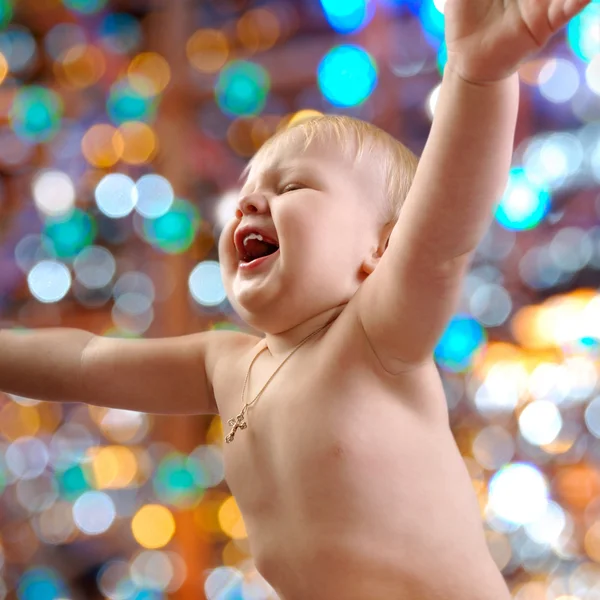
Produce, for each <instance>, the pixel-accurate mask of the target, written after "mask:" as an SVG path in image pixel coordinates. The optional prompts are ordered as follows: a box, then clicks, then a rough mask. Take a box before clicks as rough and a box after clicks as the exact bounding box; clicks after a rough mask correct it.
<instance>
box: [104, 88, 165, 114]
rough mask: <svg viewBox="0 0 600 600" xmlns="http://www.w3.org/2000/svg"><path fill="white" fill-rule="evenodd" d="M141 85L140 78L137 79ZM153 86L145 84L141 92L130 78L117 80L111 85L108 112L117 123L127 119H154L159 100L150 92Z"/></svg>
mask: <svg viewBox="0 0 600 600" xmlns="http://www.w3.org/2000/svg"><path fill="white" fill-rule="evenodd" d="M136 85H137V88H139V87H140V79H137V81H136ZM151 89H152V88H151V86H149V85H147V86H145V89H144V92H143V93H140V91H139V89H136V88H135V87H134V86H133V85H132V84H131V83H130V81H128V80H125V79H123V80H121V81H117V82H116V83H114V84H113V85H112V86H111V90H110V94H109V97H108V100H107V103H106V112H107V114H108V115H109V117H110V118H111V120H112V121H113V123H115V124H117V125H121V124H122V123H124V122H125V121H143V122H148V121H154V119H155V116H156V110H157V101H156V98H155V97H154V96H153V95H150V94H148V91H149V90H151Z"/></svg>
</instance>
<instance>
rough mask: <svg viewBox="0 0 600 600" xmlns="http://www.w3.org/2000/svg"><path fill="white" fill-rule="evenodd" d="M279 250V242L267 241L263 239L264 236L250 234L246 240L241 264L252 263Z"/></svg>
mask: <svg viewBox="0 0 600 600" xmlns="http://www.w3.org/2000/svg"><path fill="white" fill-rule="evenodd" d="M259 238H260V239H259ZM278 250H279V246H278V245H277V244H275V243H271V242H267V241H266V240H264V239H262V236H260V235H258V236H255V235H253V234H252V235H249V236H248V237H247V238H246V240H244V250H243V253H242V255H241V256H240V264H251V263H253V262H255V261H257V260H260V259H262V258H266V257H267V256H271V255H272V254H275V253H276V252H277V251H278Z"/></svg>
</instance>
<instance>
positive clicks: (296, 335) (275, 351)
mask: <svg viewBox="0 0 600 600" xmlns="http://www.w3.org/2000/svg"><path fill="white" fill-rule="evenodd" d="M345 306H346V304H342V305H340V306H335V307H333V308H330V309H328V310H326V311H324V312H322V313H319V314H318V315H315V316H314V317H311V318H310V319H308V320H307V321H304V322H303V323H300V325H296V326H295V327H292V328H291V329H288V330H287V331H284V332H282V333H277V334H271V333H267V334H266V335H265V340H266V342H267V346H268V348H269V352H270V353H271V355H272V356H273V357H275V358H283V357H284V356H287V355H288V354H289V353H290V352H291V351H292V350H293V349H294V348H295V347H296V346H297V345H298V344H299V343H300V342H301V341H302V340H304V339H305V338H306V337H308V336H309V335H310V334H311V333H313V332H315V331H317V330H318V329H320V328H321V327H323V326H324V325H326V324H327V323H329V322H330V321H331V322H333V321H335V319H337V317H338V316H339V314H340V313H341V312H342V310H344V308H345ZM316 337H317V338H318V337H320V336H319V335H317V336H316ZM308 343H310V342H308Z"/></svg>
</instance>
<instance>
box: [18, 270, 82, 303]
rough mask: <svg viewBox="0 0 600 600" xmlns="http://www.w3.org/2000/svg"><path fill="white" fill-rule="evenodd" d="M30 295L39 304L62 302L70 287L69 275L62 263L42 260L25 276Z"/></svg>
mask: <svg viewBox="0 0 600 600" xmlns="http://www.w3.org/2000/svg"><path fill="white" fill-rule="evenodd" d="M27 285H28V287H29V291H30V292H31V295H32V296H33V297H34V298H36V300H38V301H39V302H42V303H44V304H50V303H54V302H59V301H60V300H62V299H63V298H64V297H65V296H66V295H67V293H68V292H69V289H70V287H71V273H70V271H69V269H68V268H67V267H66V266H65V265H64V264H62V263H60V262H57V261H52V260H42V261H40V262H38V263H37V264H36V265H35V267H33V268H32V269H31V271H30V272H29V275H28V276H27Z"/></svg>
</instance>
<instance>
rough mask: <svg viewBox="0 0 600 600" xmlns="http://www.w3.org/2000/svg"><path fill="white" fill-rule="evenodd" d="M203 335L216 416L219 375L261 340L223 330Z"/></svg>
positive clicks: (203, 333)
mask: <svg viewBox="0 0 600 600" xmlns="http://www.w3.org/2000/svg"><path fill="white" fill-rule="evenodd" d="M201 335H202V336H203V343H202V346H203V358H204V365H205V368H206V377H207V380H208V385H209V388H210V390H211V396H212V401H211V403H212V408H213V410H214V414H219V410H218V406H217V402H216V399H215V395H214V387H213V385H214V381H215V378H216V376H217V373H218V372H219V371H220V369H221V368H222V367H223V365H224V364H225V363H230V364H231V365H233V364H234V363H235V362H236V361H237V359H238V358H239V357H240V356H241V354H242V353H243V352H245V351H248V350H249V349H250V348H251V347H252V345H254V344H256V342H257V341H258V340H259V338H258V337H256V336H253V335H250V334H247V333H243V332H241V331H231V330H223V329H220V330H218V329H215V330H210V331H205V332H202V334H201Z"/></svg>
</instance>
